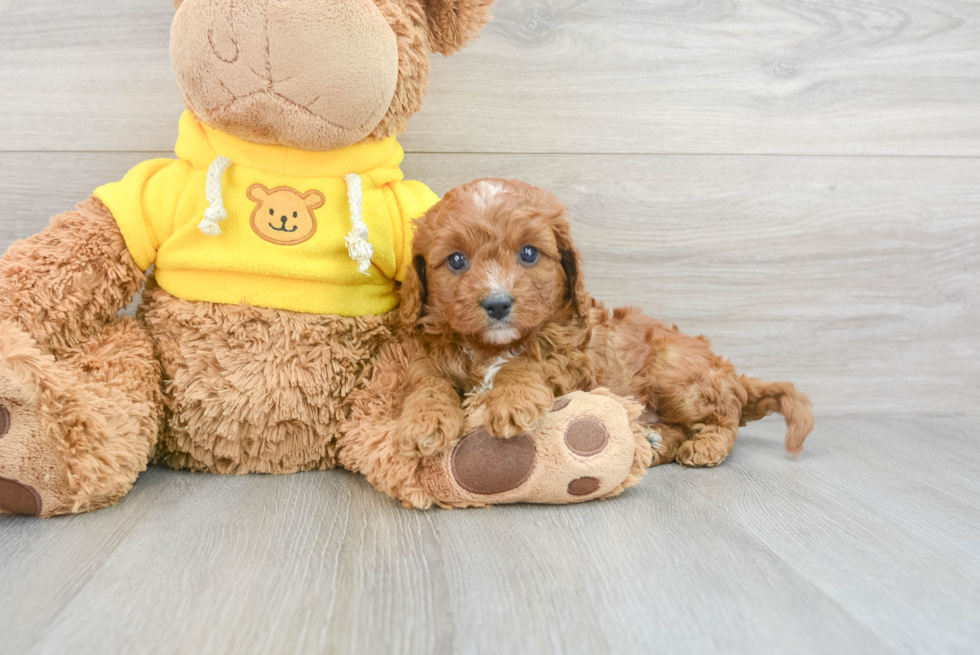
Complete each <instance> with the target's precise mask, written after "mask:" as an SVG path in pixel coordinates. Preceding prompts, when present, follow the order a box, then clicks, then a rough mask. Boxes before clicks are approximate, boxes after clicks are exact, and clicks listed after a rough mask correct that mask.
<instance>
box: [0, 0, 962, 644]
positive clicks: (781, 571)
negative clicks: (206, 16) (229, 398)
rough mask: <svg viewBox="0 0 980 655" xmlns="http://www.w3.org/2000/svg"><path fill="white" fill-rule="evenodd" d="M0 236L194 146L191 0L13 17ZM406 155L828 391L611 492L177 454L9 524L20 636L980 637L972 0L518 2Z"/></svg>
mask: <svg viewBox="0 0 980 655" xmlns="http://www.w3.org/2000/svg"><path fill="white" fill-rule="evenodd" d="M0 12H2V14H3V16H4V18H3V20H2V21H0V194H2V197H3V199H4V201H3V205H2V206H3V212H2V214H0V250H2V249H3V248H5V247H6V246H7V245H8V244H10V243H11V242H13V241H14V240H15V239H18V238H23V237H26V236H28V235H30V234H32V233H34V232H37V231H38V230H40V229H42V228H43V227H44V226H45V225H46V224H47V221H48V217H49V216H51V215H53V214H56V213H59V212H61V211H64V210H66V209H69V208H71V207H72V206H73V205H74V203H76V202H77V201H79V200H82V199H84V198H85V197H86V196H87V195H88V194H89V193H90V192H91V191H92V190H93V189H94V188H95V187H97V186H99V185H101V184H103V183H105V182H108V181H113V180H117V179H120V178H121V177H122V176H123V175H124V174H125V172H126V171H127V170H128V169H129V168H130V167H132V166H133V165H135V164H137V163H139V162H140V161H143V160H145V159H147V158H150V157H160V156H171V154H172V148H173V141H174V138H175V136H176V125H177V118H178V116H179V113H180V111H181V99H180V92H179V90H178V89H177V86H176V83H175V81H174V78H173V74H172V72H171V70H170V67H169V57H168V54H167V46H168V30H169V22H170V17H171V14H172V9H171V7H170V2H169V0H86V1H85V2H78V1H77V0H31V1H30V2H24V1H21V2H14V1H13V0H11V1H9V2H4V1H2V0H0ZM495 13H496V16H497V18H496V20H495V21H494V22H493V23H492V24H491V25H490V26H489V27H488V28H487V29H486V30H485V32H484V35H483V37H482V38H481V39H480V40H479V41H478V42H477V43H476V44H474V45H473V46H472V47H471V48H469V49H467V50H465V51H463V52H462V53H460V54H458V55H456V56H454V57H452V58H449V59H442V58H438V57H437V58H436V59H435V61H434V62H433V72H432V81H431V86H430V89H429V94H428V98H427V100H426V105H425V107H424V109H423V111H422V112H421V113H420V114H419V115H418V116H416V117H415V118H414V119H413V120H412V122H411V124H410V126H409V129H408V132H407V133H406V134H405V135H404V136H403V138H402V139H401V141H402V143H403V144H404V146H405V149H406V152H407V156H406V162H405V167H404V168H405V171H406V174H407V175H408V176H409V177H412V178H414V179H419V180H422V181H424V182H426V183H428V184H429V185H430V186H431V187H432V188H433V189H435V190H436V191H437V192H439V193H443V192H445V191H446V190H448V189H449V188H451V187H453V186H455V185H457V184H460V183H462V182H465V181H468V180H471V179H473V178H476V177H483V176H503V177H516V178H522V179H525V180H528V181H530V182H532V183H535V184H538V185H541V186H544V187H547V188H549V189H551V190H553V191H554V192H555V193H556V194H558V195H559V197H561V198H562V199H563V200H564V201H565V202H566V203H567V204H568V205H569V207H570V210H571V219H572V223H573V228H574V234H575V236H576V239H577V242H578V244H579V246H580V247H581V249H582V251H583V253H584V256H585V259H586V279H587V283H588V286H589V287H590V289H591V290H592V291H593V292H594V293H595V295H597V296H599V297H601V298H603V299H605V300H607V301H609V302H611V303H617V304H618V303H633V304H638V305H640V306H642V307H643V308H644V309H645V310H647V311H648V312H650V313H652V314H655V315H656V316H658V317H660V318H662V319H664V320H667V321H671V322H675V323H677V324H678V325H679V326H680V327H681V328H682V329H684V330H686V331H689V332H692V333H704V334H707V335H709V336H711V337H712V339H713V341H714V343H715V346H716V348H717V350H718V351H719V352H721V353H723V354H725V355H727V356H730V357H731V358H732V360H733V361H734V362H735V363H736V365H737V366H738V367H739V368H740V369H741V370H742V371H744V372H746V373H750V374H753V375H756V376H760V377H766V378H771V379H790V380H793V381H795V382H796V383H797V384H798V385H799V386H800V387H801V388H803V389H804V390H805V391H807V392H808V393H809V394H810V395H811V397H812V398H813V400H814V403H815V407H816V411H817V415H818V422H817V429H816V431H815V432H814V434H813V436H812V437H811V439H810V440H809V441H808V443H807V448H806V450H805V451H804V456H803V458H802V459H801V460H799V461H791V460H789V459H788V458H787V457H786V456H785V454H784V453H783V452H782V450H781V447H780V441H781V439H780V436H781V430H782V425H781V423H780V422H779V421H778V420H774V419H770V420H768V421H766V422H763V423H759V424H753V425H751V426H749V427H748V428H746V429H745V430H744V431H743V432H742V434H741V436H740V437H739V441H738V444H737V445H736V448H735V452H734V454H733V455H732V457H731V458H730V459H729V460H728V461H727V462H726V463H725V464H724V465H723V466H722V467H721V468H718V469H715V470H711V471H691V470H685V469H682V468H680V467H677V466H668V467H662V468H659V469H654V470H652V471H651V472H650V474H649V476H648V477H647V478H646V479H645V480H644V481H643V483H642V484H641V485H640V486H639V487H638V488H636V489H634V490H631V491H630V492H629V493H627V494H626V495H624V496H623V497H621V498H618V499H616V500H614V501H610V502H607V503H600V504H592V505H587V506H577V507H557V508H556V507H525V506H521V507H508V508H495V509H490V510H481V511H457V512H442V511H434V512H411V511H407V510H403V509H401V508H399V507H397V506H396V505H395V504H394V503H392V502H391V501H390V500H389V499H387V498H386V497H384V496H382V495H380V494H378V493H377V492H375V491H373V490H372V489H371V488H370V487H369V486H368V485H367V484H366V483H365V482H364V481H363V480H362V479H360V478H359V477H357V476H354V475H352V474H350V473H346V472H343V471H332V472H326V473H317V474H306V475H296V476H288V477H262V476H253V477H244V478H227V477H218V476H203V475H202V476H195V475H189V474H184V473H174V472H171V471H167V470H163V469H151V470H150V471H148V472H147V473H146V474H144V475H143V476H142V478H141V479H140V480H139V482H138V484H137V485H136V488H135V489H134V491H133V492H132V493H131V494H130V495H129V496H128V497H127V498H126V499H125V500H124V501H123V502H122V503H121V504H120V505H118V506H117V507H114V508H112V509H109V510H105V511H100V512H97V513H95V514H91V515H87V516H80V517H72V518H65V519H58V520H51V521H35V520H27V519H21V518H13V517H0V580H2V581H3V582H2V585H0V655H8V654H10V655H20V654H22V653H57V654H60V653H66V652H70V653H98V654H99V655H102V654H104V653H127V654H128V653H235V654H236V655H239V654H242V653H263V654H264V653H334V652H336V653H348V652H350V653H354V652H356V653H437V654H441V653H450V652H459V653H470V652H473V653H577V652H583V653H639V652H643V653H649V652H657V653H692V652H698V653H712V652H744V653H769V652H772V653H811V652H812V653H862V654H863V653H876V652H897V653H933V652H934V653H975V652H978V650H980V437H978V432H980V429H978V428H980V4H978V3H976V2H963V1H960V0H862V1H860V2H848V3H842V2H829V1H825V0H780V1H779V2H770V1H766V0H743V1H739V2H734V1H732V0H700V1H698V2H692V1H687V0H498V2H497V3H496V10H495Z"/></svg>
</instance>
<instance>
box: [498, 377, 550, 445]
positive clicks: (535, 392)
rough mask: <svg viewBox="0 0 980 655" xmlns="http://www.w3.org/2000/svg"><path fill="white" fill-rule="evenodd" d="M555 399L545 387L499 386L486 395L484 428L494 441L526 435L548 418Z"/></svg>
mask: <svg viewBox="0 0 980 655" xmlns="http://www.w3.org/2000/svg"><path fill="white" fill-rule="evenodd" d="M554 402H555V396H554V394H553V393H552V392H551V390H550V389H548V388H547V387H545V386H526V387H525V386H521V387H518V386H511V385H501V386H497V387H494V388H493V389H491V390H490V391H489V392H487V400H486V418H485V421H484V425H485V427H486V429H487V431H488V432H489V433H490V434H492V435H493V436H495V437H504V438H507V439H509V438H510V437H514V436H517V435H519V434H525V433H527V432H530V431H531V430H533V429H534V427H535V425H536V424H537V423H538V421H540V420H541V419H542V418H544V417H545V415H547V413H548V411H549V410H550V409H551V406H552V405H553V404H554Z"/></svg>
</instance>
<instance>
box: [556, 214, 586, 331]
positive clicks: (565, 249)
mask: <svg viewBox="0 0 980 655" xmlns="http://www.w3.org/2000/svg"><path fill="white" fill-rule="evenodd" d="M566 216H567V210H566V209H565V208H564V207H561V210H560V211H559V212H558V213H556V214H554V215H553V216H552V217H551V228H552V230H554V232H555V240H556V241H557V242H558V252H559V253H560V254H561V267H562V269H563V270H564V271H565V280H566V281H565V302H569V303H571V304H572V306H573V307H574V308H575V311H576V313H578V315H579V316H585V315H586V314H587V313H588V311H589V309H591V307H592V298H591V297H590V296H589V294H588V293H587V292H586V291H585V279H584V278H583V276H582V256H581V255H580V254H579V252H578V248H576V247H575V242H574V241H572V227H571V225H569V223H568V218H567V217H566Z"/></svg>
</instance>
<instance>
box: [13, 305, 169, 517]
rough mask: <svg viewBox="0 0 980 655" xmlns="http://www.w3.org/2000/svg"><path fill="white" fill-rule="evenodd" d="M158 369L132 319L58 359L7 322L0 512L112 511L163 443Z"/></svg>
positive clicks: (147, 342) (119, 322)
mask: <svg viewBox="0 0 980 655" xmlns="http://www.w3.org/2000/svg"><path fill="white" fill-rule="evenodd" d="M160 407H161V402H160V373H159V366H158V364H157V362H156V360H155V359H154V357H153V348H152V344H151V343H150V340H149V339H148V338H147V335H146V333H145V331H144V330H143V329H142V328H141V327H140V326H139V325H137V323H136V321H134V320H133V319H130V318H119V319H118V320H116V321H114V322H112V323H110V324H109V325H106V326H105V327H103V328H102V329H101V330H100V331H99V332H97V333H95V334H94V335H92V336H91V337H90V338H89V339H88V340H86V341H85V342H84V343H82V344H80V345H78V346H77V347H74V348H70V349H66V350H64V351H63V352H62V353H61V354H60V355H59V359H58V360H57V361H56V360H55V359H54V358H53V357H52V356H50V355H45V354H43V353H42V352H41V351H40V350H39V349H38V348H37V347H36V346H35V345H34V343H33V341H32V340H31V338H30V337H29V336H28V335H27V334H26V333H24V332H23V330H21V329H20V328H18V327H17V326H15V325H12V324H10V323H9V322H3V323H0V431H2V432H3V436H2V437H0V510H3V511H6V512H10V513H15V514H28V515H33V516H42V517H48V516H54V515H57V514H67V513H77V512H83V511H88V510H92V509H98V508H100V507H105V506H106V505H111V504H113V503H115V502H116V501H118V500H119V499H120V498H122V497H123V496H124V495H125V494H126V492H128V491H129V489H130V487H132V485H133V482H134V481H135V480H136V477H137V476H138V475H139V473H140V472H141V471H143V470H145V469H146V464H147V460H148V459H149V456H150V453H151V451H152V449H153V445H154V443H156V437H157V432H158V422H159V416H160Z"/></svg>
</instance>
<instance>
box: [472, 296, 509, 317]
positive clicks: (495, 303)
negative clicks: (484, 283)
mask: <svg viewBox="0 0 980 655" xmlns="http://www.w3.org/2000/svg"><path fill="white" fill-rule="evenodd" d="M513 306H514V296H511V295H509V294H505V293H495V294H493V295H492V296H487V297H486V298H484V299H483V301H482V302H481V303H480V307H483V311H485V312H486V313H487V315H488V316H489V317H490V318H492V319H494V320H497V321H499V320H501V319H503V318H507V315H508V314H510V310H511V308H512V307H513Z"/></svg>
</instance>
